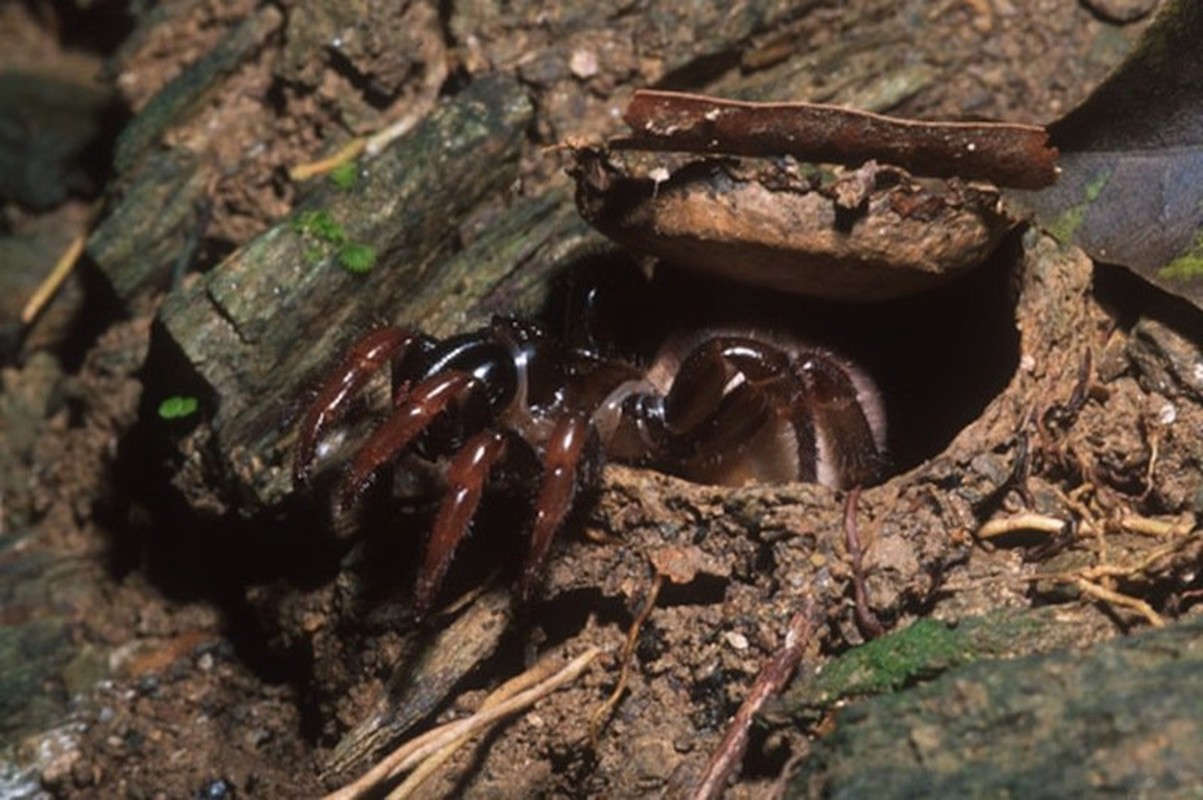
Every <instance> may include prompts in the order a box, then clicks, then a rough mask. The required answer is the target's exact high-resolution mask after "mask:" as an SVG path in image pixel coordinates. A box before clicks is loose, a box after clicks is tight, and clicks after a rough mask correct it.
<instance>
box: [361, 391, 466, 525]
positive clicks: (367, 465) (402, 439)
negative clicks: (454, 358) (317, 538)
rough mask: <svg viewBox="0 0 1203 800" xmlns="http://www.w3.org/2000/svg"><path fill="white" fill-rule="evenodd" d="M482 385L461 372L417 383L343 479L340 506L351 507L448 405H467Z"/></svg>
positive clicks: (373, 435)
mask: <svg viewBox="0 0 1203 800" xmlns="http://www.w3.org/2000/svg"><path fill="white" fill-rule="evenodd" d="M479 389H480V382H479V381H478V380H477V379H476V378H475V377H473V376H472V375H470V374H468V373H467V372H461V371H459V370H449V371H447V372H442V373H438V374H436V375H432V376H431V377H429V378H426V379H424V380H422V381H420V382H419V383H417V384H416V385H415V386H414V387H413V389H411V390H410V392H409V396H408V397H407V399H406V400H405V402H404V403H402V404H401V405H399V406H398V407H397V408H396V409H395V410H394V411H393V413H392V414H391V415H390V416H389V418H388V419H387V420H385V421H384V424H383V425H381V426H380V427H379V428H377V429H376V430H375V431H374V432H373V433H372V435H371V436H369V437H368V440H367V441H366V442H364V443H363V446H362V447H360V449H359V452H358V453H356V454H355V459H354V460H353V461H352V462H351V467H350V469H349V470H348V471H347V474H346V477H345V478H344V479H343V482H342V487H341V492H340V503H341V504H342V505H343V507H344V508H345V507H347V506H349V505H350V504H351V502H352V501H354V500H356V499H358V498H359V497H360V496H361V495H363V493H364V492H365V491H366V490H367V488H368V486H369V485H371V482H372V480H373V478H375V476H376V473H377V471H378V470H379V469H380V468H381V467H383V466H385V465H386V464H391V463H392V462H393V461H395V460H396V458H397V457H398V456H399V455H401V453H402V452H403V451H404V450H405V449H406V448H408V447H409V446H410V445H411V444H412V443H413V442H414V440H415V439H417V438H418V436H419V435H421V433H422V432H423V431H424V430H426V429H427V428H428V427H429V426H430V424H431V423H432V422H434V420H435V419H436V418H437V417H438V416H439V415H440V414H442V413H443V412H444V411H445V410H446V409H447V408H448V406H450V405H451V404H452V403H455V402H463V401H464V399H465V398H466V396H467V395H468V394H469V393H471V392H474V391H478V390H479Z"/></svg>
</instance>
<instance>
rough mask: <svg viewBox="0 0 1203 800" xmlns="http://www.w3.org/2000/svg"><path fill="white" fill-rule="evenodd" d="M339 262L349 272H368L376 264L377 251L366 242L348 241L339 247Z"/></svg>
mask: <svg viewBox="0 0 1203 800" xmlns="http://www.w3.org/2000/svg"><path fill="white" fill-rule="evenodd" d="M338 263H339V264H341V265H342V268H343V269H345V270H347V271H348V272H355V273H360V272H367V271H368V270H370V269H371V268H372V267H374V266H376V251H375V250H373V249H372V248H371V247H369V246H368V245H366V244H360V243H358V242H348V243H347V244H344V245H343V246H342V247H340V248H339V249H338Z"/></svg>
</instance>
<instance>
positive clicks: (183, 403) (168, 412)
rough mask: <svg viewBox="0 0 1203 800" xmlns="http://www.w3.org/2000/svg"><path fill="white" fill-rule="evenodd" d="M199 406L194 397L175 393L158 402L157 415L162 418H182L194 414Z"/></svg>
mask: <svg viewBox="0 0 1203 800" xmlns="http://www.w3.org/2000/svg"><path fill="white" fill-rule="evenodd" d="M199 406H200V403H199V401H198V400H197V399H196V398H195V397H190V396H182V395H176V396H175V397H168V398H167V399H166V400H164V401H163V402H162V403H159V416H160V417H161V418H163V419H183V418H184V417H190V416H192V415H193V414H195V413H196V409H197V408H198V407H199Z"/></svg>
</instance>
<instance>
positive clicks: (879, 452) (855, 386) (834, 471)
mask: <svg viewBox="0 0 1203 800" xmlns="http://www.w3.org/2000/svg"><path fill="white" fill-rule="evenodd" d="M796 369H797V374H798V375H799V378H800V380H801V382H802V384H803V386H804V388H805V395H806V402H807V406H808V407H809V410H810V414H811V416H812V417H813V419H814V429H815V443H814V447H815V461H816V471H817V478H818V481H819V482H820V483H823V484H826V485H828V486H834V487H836V488H839V489H849V488H852V487H853V486H867V485H869V484H871V483H873V482H874V481H875V480H877V479H878V478H880V477H881V473H882V470H883V469H884V468H885V460H886V459H885V454H884V451H885V441H884V439H885V420H884V415H883V414H882V411H881V401H880V399H879V398H878V396H877V392H876V390H875V389H872V388H871V387H869V386H867V385H865V383H864V381H865V379H862V378H860V377H858V373H857V372H856V370H855V369H854V368H853V367H851V366H850V365H848V364H845V363H842V362H840V361H839V360H838V359H836V358H834V357H832V356H830V355H829V354H823V353H817V352H816V353H814V354H812V355H811V356H810V357H809V358H803V359H800V363H799V364H798V365H797V368H796Z"/></svg>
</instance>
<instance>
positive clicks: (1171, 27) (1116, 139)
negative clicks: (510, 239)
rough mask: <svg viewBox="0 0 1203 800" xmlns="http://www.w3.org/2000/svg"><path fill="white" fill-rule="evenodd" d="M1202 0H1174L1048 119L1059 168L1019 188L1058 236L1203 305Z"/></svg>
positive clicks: (1021, 197) (1024, 199) (1020, 198)
mask: <svg viewBox="0 0 1203 800" xmlns="http://www.w3.org/2000/svg"><path fill="white" fill-rule="evenodd" d="M1201 41H1203V3H1199V2H1198V1H1197V0H1173V2H1170V3H1169V4H1168V5H1167V6H1166V7H1165V8H1164V9H1163V10H1162V12H1161V13H1160V15H1159V16H1158V18H1157V19H1156V20H1155V21H1154V23H1153V24H1152V25H1151V26H1150V27H1149V29H1148V30H1147V31H1146V32H1145V35H1144V38H1143V39H1142V40H1141V42H1140V44H1139V45H1138V46H1137V48H1136V50H1135V51H1134V52H1133V53H1132V55H1131V56H1130V57H1129V58H1128V59H1127V60H1126V61H1125V62H1124V63H1123V64H1122V65H1121V66H1120V67H1119V68H1118V69H1117V70H1116V71H1115V72H1114V73H1113V74H1112V75H1111V76H1110V77H1109V78H1108V79H1107V80H1106V81H1105V82H1104V83H1103V84H1102V85H1101V86H1099V87H1098V89H1097V90H1095V92H1094V93H1093V94H1092V95H1091V96H1090V97H1089V98H1088V99H1087V100H1086V101H1085V102H1084V103H1083V104H1082V105H1080V106H1079V107H1077V108H1076V109H1074V110H1073V111H1071V112H1070V113H1069V114H1068V115H1067V116H1065V117H1064V118H1063V119H1061V120H1059V121H1058V122H1056V123H1054V124H1053V125H1052V126H1050V129H1049V132H1050V135H1051V136H1052V138H1053V141H1054V143H1055V144H1056V145H1057V146H1058V147H1059V148H1060V149H1061V153H1062V155H1061V168H1062V175H1061V179H1060V180H1059V181H1058V183H1057V184H1056V185H1055V186H1053V187H1051V188H1049V189H1046V190H1044V191H1041V192H1034V193H1027V192H1018V193H1015V195H1014V198H1015V199H1016V200H1018V202H1019V203H1020V204H1021V205H1023V206H1026V207H1027V208H1028V209H1030V210H1031V211H1032V212H1034V213H1035V215H1036V218H1037V220H1038V221H1039V222H1040V223H1041V224H1042V225H1043V226H1044V227H1045V228H1046V229H1047V230H1049V232H1051V233H1052V234H1053V235H1054V236H1056V237H1057V238H1058V239H1060V240H1062V241H1065V242H1073V243H1075V244H1077V245H1079V246H1080V247H1081V248H1082V249H1083V250H1085V251H1086V252H1087V253H1088V254H1089V255H1090V256H1091V257H1093V258H1095V259H1097V260H1099V261H1105V262H1108V263H1113V264H1121V265H1123V266H1126V267H1129V268H1130V269H1132V270H1134V271H1136V272H1137V273H1139V274H1140V275H1142V276H1144V277H1145V278H1146V279H1147V280H1149V281H1150V282H1152V283H1154V284H1156V285H1158V286H1160V287H1161V288H1163V289H1165V290H1166V291H1169V292H1173V293H1174V294H1177V295H1180V296H1182V297H1184V298H1186V299H1188V300H1190V301H1191V302H1193V303H1194V304H1195V305H1196V306H1200V307H1203V48H1201V47H1200V46H1199V43H1200V42H1201Z"/></svg>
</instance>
